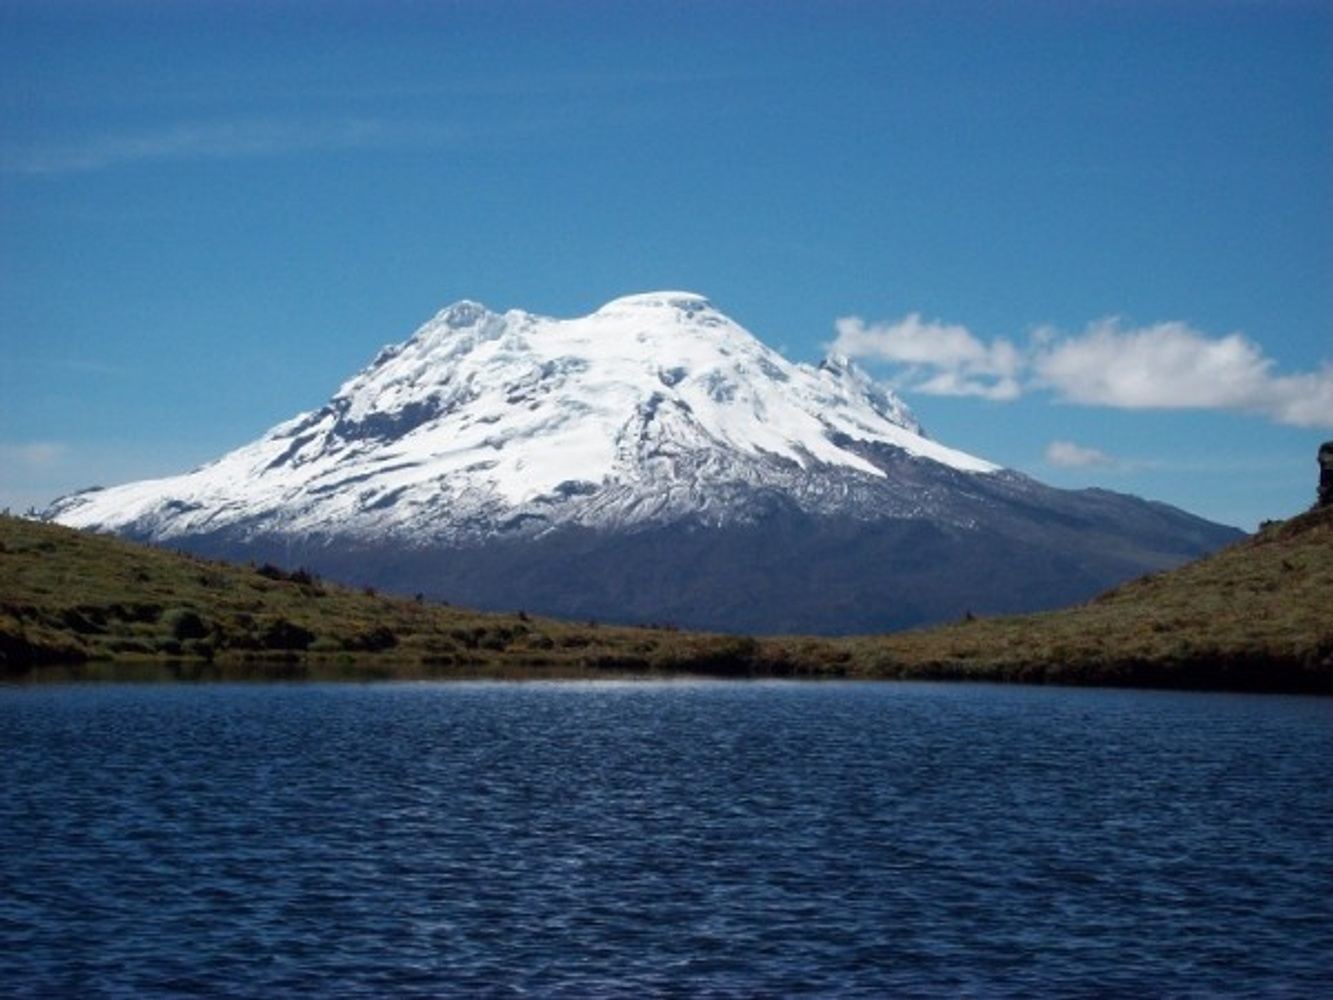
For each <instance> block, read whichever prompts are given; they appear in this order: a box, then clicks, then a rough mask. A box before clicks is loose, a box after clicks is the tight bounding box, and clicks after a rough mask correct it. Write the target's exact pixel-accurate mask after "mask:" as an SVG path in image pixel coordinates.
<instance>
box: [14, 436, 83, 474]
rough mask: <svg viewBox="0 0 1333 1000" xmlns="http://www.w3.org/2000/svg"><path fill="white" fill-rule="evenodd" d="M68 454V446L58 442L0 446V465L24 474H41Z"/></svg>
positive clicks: (32, 442) (34, 442)
mask: <svg viewBox="0 0 1333 1000" xmlns="http://www.w3.org/2000/svg"><path fill="white" fill-rule="evenodd" d="M68 453H69V448H68V446H66V445H64V444H62V443H60V442H59V441H31V442H28V443H27V444H0V465H4V466H6V467H8V468H11V469H15V468H17V469H21V470H23V471H25V472H41V471H45V470H47V469H50V468H52V467H54V466H56V465H59V464H60V462H61V461H62V460H63V459H64V458H65V456H66V455H67V454H68Z"/></svg>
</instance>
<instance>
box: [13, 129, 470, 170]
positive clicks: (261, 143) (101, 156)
mask: <svg viewBox="0 0 1333 1000" xmlns="http://www.w3.org/2000/svg"><path fill="white" fill-rule="evenodd" d="M458 138H460V133H459V132H458V130H456V129H451V128H448V127H444V126H441V125H438V124H429V123H421V122H402V121H388V120H383V119H378V118H338V119H328V120H322V121H304V120H287V119H273V118H243V119H235V120H220V121H205V122H181V123H177V124H174V125H168V126H164V127H161V128H157V129H150V130H145V131H141V132H128V133H107V134H102V135H92V136H84V137H80V138H78V139H74V140H71V141H67V142H55V143H48V144H45V145H38V146H28V147H26V148H25V147H18V148H11V149H10V150H9V151H8V152H7V153H6V154H5V156H4V158H3V160H0V168H3V169H4V170H5V171H7V172H9V173H22V174H58V173H73V172H80V171H89V170H100V169H103V168H106V167H113V166H118V165H121V164H126V163H138V162H144V161H153V160H199V159H209V160H217V159H238V158H252V157H262V156H278V155H283V154H287V153H295V152H302V151H305V150H311V149H362V148H377V147H384V146H394V145H404V144H413V145H422V144H425V145H437V144H441V143H445V142H449V141H453V140H456V139H458Z"/></svg>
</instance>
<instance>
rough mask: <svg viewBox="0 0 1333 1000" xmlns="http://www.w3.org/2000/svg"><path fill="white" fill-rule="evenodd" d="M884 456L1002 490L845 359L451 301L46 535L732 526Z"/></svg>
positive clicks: (638, 302)
mask: <svg viewBox="0 0 1333 1000" xmlns="http://www.w3.org/2000/svg"><path fill="white" fill-rule="evenodd" d="M879 448H888V449H891V450H892V451H894V452H896V453H902V454H905V455H907V456H909V457H914V458H917V459H924V460H929V461H931V462H936V463H939V464H941V465H944V466H948V467H950V468H951V469H954V470H958V471H962V472H967V473H979V474H984V473H990V472H994V471H997V467H996V466H994V465H992V464H990V463H988V462H985V461H983V460H981V459H978V458H974V457H973V456H970V455H966V454H964V453H962V452H958V451H955V450H953V449H950V448H946V447H944V446H943V445H940V444H937V443H936V442H934V441H930V440H929V439H927V438H926V437H924V435H923V434H922V433H921V429H920V426H919V425H918V424H917V423H916V421H915V420H914V419H913V418H912V416H911V413H910V412H909V411H908V409H907V407H906V406H905V405H904V404H903V403H902V401H901V400H899V399H898V398H897V397H896V396H895V395H893V393H892V392H890V391H889V390H887V389H886V388H884V387H882V386H879V385H877V384H876V383H875V382H874V381H873V380H872V379H870V378H869V376H867V375H866V374H865V373H864V372H862V371H861V370H860V369H858V368H856V366H855V365H853V364H851V362H849V361H848V360H847V359H845V358H830V359H828V360H826V361H825V362H824V363H823V364H821V365H819V366H818V367H811V366H808V365H800V364H793V363H792V362H790V361H788V360H787V359H786V358H784V357H782V355H780V354H779V353H777V352H776V351H774V350H772V349H771V348H769V347H767V346H766V345H764V344H763V343H762V342H761V341H759V340H757V339H756V338H755V337H754V336H753V335H751V334H750V333H749V332H748V331H746V330H745V329H744V328H742V327H741V326H740V325H738V324H737V323H735V322H734V321H732V320H731V319H730V318H728V317H727V316H725V315H724V314H722V313H721V312H719V311H718V310H717V309H716V308H715V307H714V306H713V305H712V304H711V303H710V302H709V300H708V299H706V298H705V297H703V296H701V295H697V294H695V293H692V292H680V291H660V292H648V293H642V294H636V295H628V296H624V297H622V298H618V299H614V300H612V301H611V302H608V303H606V304H605V305H604V306H602V307H601V308H600V309H598V310H596V311H595V312H593V313H591V314H589V315H587V316H583V317H578V318H574V319H553V318H549V317H543V316H536V315H533V314H530V313H526V312H522V311H520V310H511V311H509V312H506V313H504V314H497V313H495V312H492V311H490V310H488V309H487V308H486V307H485V306H483V305H481V304H480V303H477V302H472V301H468V300H463V301H460V302H456V303H454V304H453V305H451V306H449V307H448V308H446V309H444V310H441V311H440V312H439V313H437V314H436V315H435V316H434V317H433V318H432V319H431V320H429V321H428V322H427V323H425V324H424V325H423V326H421V327H420V328H419V329H418V330H417V331H416V332H415V333H414V334H413V335H412V336H411V337H410V338H409V339H408V340H406V341H404V342H402V343H400V344H397V345H393V346H390V347H387V348H385V349H384V350H382V351H381V352H380V353H379V354H378V355H377V356H376V358H375V360H374V362H373V363H372V364H371V365H370V366H369V367H367V368H366V369H364V370H363V371H361V372H360V373H358V374H357V375H356V376H354V377H353V378H351V379H349V380H348V381H347V382H345V383H344V384H343V385H342V386H341V387H340V388H339V389H338V391H337V392H336V393H335V394H334V396H333V397H332V398H331V399H330V400H329V402H328V403H327V404H325V405H324V406H323V407H321V408H320V409H318V410H315V411H312V412H310V413H306V414H302V415H301V416H299V417H296V418H295V419H293V420H290V421H287V422H286V423H284V424H281V425H279V426H278V427H275V428H273V429H272V430H271V431H269V432H268V433H267V434H266V435H264V436H263V437H262V438H260V439H259V440H258V441H256V442H254V443H252V444H249V445H246V446H244V447H242V448H239V449H237V450H236V451H234V452H232V453H230V454H229V455H226V456H224V457H223V458H222V459H220V460H219V461H218V462H215V463H213V464H212V465H210V466H206V467H204V468H203V469H198V470H195V471H194V472H192V473H189V474H186V475H183V476H177V477H174V478H171V479H167V480H159V481H156V482H151V483H132V484H129V485H127V486H122V487H115V488H113V489H109V490H105V491H101V492H99V493H95V494H81V495H75V496H72V497H68V498H65V499H63V500H61V501H58V502H57V503H56V504H55V505H53V507H52V514H53V516H55V517H56V518H57V519H58V520H61V521H63V522H64V523H67V524H75V525H79V526H96V527H124V526H126V525H135V526H137V527H136V530H141V531H142V532H143V533H146V534H150V535H154V536H156V537H171V536H172V535H173V534H181V533H197V532H200V531H207V530H216V529H224V528H227V527H228V526H234V525H236V524H244V525H248V526H251V528H252V530H255V531H262V530H283V531H293V530H298V531H306V532H313V533H327V534H340V533H349V532H350V533H352V534H358V533H360V534H363V535H372V534H375V533H383V532H391V533H393V532H397V533H415V534H419V535H421V537H423V538H430V537H436V538H438V537H445V536H455V537H456V536H458V535H459V533H460V532H461V533H467V532H473V533H481V534H485V533H495V532H499V531H504V530H512V529H513V528H514V526H515V525H534V526H535V527H536V528H537V529H540V528H541V526H542V525H553V524H557V523H570V522H573V523H581V524H586V525H589V526H600V525H624V524H632V523H639V522H651V521H655V520H662V519H669V518H675V517H680V516H688V515H699V513H700V512H701V511H707V512H708V516H709V517H715V518H723V519H724V518H726V517H728V516H731V515H730V514H729V513H728V511H729V510H731V509H732V508H734V507H735V506H736V504H741V503H743V501H741V500H737V499H736V498H737V497H741V496H743V495H745V491H746V490H753V489H760V490H777V491H779V492H781V493H783V494H784V495H789V496H791V497H792V498H793V499H794V500H795V502H797V503H799V504H802V505H805V504H814V505H823V506H828V505H829V504H836V503H837V502H839V501H838V500H837V497H838V496H844V497H845V496H846V495H847V486H846V484H845V483H844V485H843V486H838V487H836V488H834V487H830V485H829V484H830V483H832V482H833V481H834V480H837V481H838V482H843V481H844V480H847V477H851V480H848V481H860V482H872V481H883V480H885V477H886V473H885V471H884V468H882V467H881V466H882V461H880V460H878V459H876V457H875V455H876V454H877V452H876V449H879ZM840 477H841V478H840ZM840 491H841V492H840ZM844 502H845V501H844ZM741 513H743V512H740V511H739V509H737V510H736V514H737V516H740V514H741Z"/></svg>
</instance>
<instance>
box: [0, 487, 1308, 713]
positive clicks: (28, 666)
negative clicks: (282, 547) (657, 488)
mask: <svg viewBox="0 0 1333 1000" xmlns="http://www.w3.org/2000/svg"><path fill="white" fill-rule="evenodd" d="M43 664H63V665H64V666H63V667H60V668H58V669H62V670H67V671H68V670H71V669H75V668H72V667H71V666H70V665H71V664H83V666H80V667H78V668H77V669H76V674H77V676H80V677H83V678H85V679H88V678H91V679H97V678H109V677H113V676H115V677H124V676H143V677H155V676H173V677H180V678H183V679H207V678H211V677H222V676H227V677H275V676H276V677H308V676H320V677H363V678H365V677H381V676H385V677H387V676H393V677H439V676H454V675H459V674H478V673H479V674H481V675H485V676H514V675H517V674H521V675H524V676H530V675H531V673H532V672H533V671H538V672H542V671H545V672H556V673H560V674H562V675H564V674H570V673H573V674H586V673H590V672H593V673H600V672H604V671H608V670H611V671H688V672H701V673H711V674H801V675H820V676H859V677H900V678H922V679H926V678H962V679H971V680H999V681H1029V682H1041V683H1070V684H1113V685H1138V686H1166V687H1194V688H1236V689H1257V690H1293V691H1333V510H1324V511H1319V512H1312V513H1310V514H1306V515H1302V516H1301V517H1298V518H1293V519H1292V520H1291V521H1287V522H1284V523H1281V524H1277V525H1273V526H1270V527H1269V528H1267V529H1265V530H1264V531H1263V532H1261V533H1260V534H1259V535H1258V536H1256V537H1255V538H1252V539H1249V540H1246V541H1244V542H1241V543H1240V544H1238V545H1235V546H1232V547H1231V548H1229V549H1227V550H1225V551H1223V552H1220V553H1218V554H1216V555H1214V556H1211V557H1209V558H1207V559H1203V560H1200V561H1198V562H1195V563H1192V564H1190V565H1188V566H1185V567H1183V568H1181V569H1178V570H1174V571H1171V572H1168V573H1161V574H1156V575H1154V576H1151V577H1145V578H1143V579H1141V580H1136V581H1134V582H1132V583H1129V584H1126V585H1125V586H1122V587H1120V588H1118V589H1116V590H1114V591H1111V592H1110V593H1108V594H1106V595H1103V596H1102V597H1100V598H1098V599H1097V600H1095V601H1092V602H1090V603H1088V604H1086V605H1082V606H1080V607H1077V608H1071V609H1068V610H1065V611H1058V612H1051V613H1047V614H1040V615H1027V616H1021V617H1012V618H993V619H981V620H975V621H968V622H965V623H959V624H957V625H952V626H947V627H942V628H934V629H927V630H921V631H914V632H904V633H898V634H895V635H889V636H863V637H857V638H849V639H820V638H811V637H792V636H779V637H767V638H760V639H754V638H749V637H744V636H722V635H710V634H704V633H691V632H681V631H676V630H673V629H669V628H621V627H612V626H606V625H600V626H599V625H597V624H596V623H576V622H560V621H555V620H552V619H547V618H541V617H537V616H529V615H527V614H523V613H521V612H517V611H516V612H515V613H513V614H486V613H480V612H473V611H467V610H463V609H459V608H453V607H448V606H444V605H438V604H432V603H429V602H421V601H416V600H412V599H404V598H396V597H386V596H380V595H374V594H368V593H363V592H360V591H357V590H352V589H349V588H346V587H340V586H337V585H334V584H331V583H328V582H325V581H321V580H318V579H315V578H312V577H310V576H309V575H307V574H304V573H300V572H296V573H291V572H286V571H283V570H279V569H276V568H274V567H253V566H234V565H229V564H226V563H220V562H213V561H208V560H203V559H199V558H196V557H193V556H188V555H183V554H180V553H176V552H170V551H166V550H163V549H157V548H151V547H146V546H142V545H136V544H133V543H130V542H125V541H121V540H119V539H115V538H110V537H106V536H99V535H92V534H87V533H83V532H78V531H73V530H70V529H67V528H62V527H58V526H55V525H46V524H38V523H34V522H31V521H25V520H21V519H17V518H10V517H2V518H0V671H5V672H8V673H11V674H12V673H16V672H23V671H29V670H32V669H34V668H37V667H40V666H42V665H43Z"/></svg>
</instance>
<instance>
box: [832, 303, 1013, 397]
mask: <svg viewBox="0 0 1333 1000" xmlns="http://www.w3.org/2000/svg"><path fill="white" fill-rule="evenodd" d="M834 326H835V328H836V329H837V331H838V336H837V339H835V340H834V341H833V343H832V345H830V347H831V349H832V350H833V351H836V352H837V353H839V354H845V355H847V356H848V357H852V358H871V359H874V360H878V361H889V362H892V363H895V364H900V365H906V366H908V368H909V376H908V377H909V379H910V380H911V381H912V382H913V383H914V386H913V387H914V388H915V389H916V390H917V391H919V392H926V393H930V394H932V395H936V396H981V397H983V398H985V399H1001V400H1007V399H1014V398H1016V397H1017V396H1018V395H1019V394H1020V391H1021V390H1020V388H1019V385H1018V383H1017V381H1016V380H1015V378H1014V376H1015V375H1016V374H1017V373H1018V371H1019V367H1020V364H1021V362H1022V357H1021V355H1020V353H1019V351H1018V349H1017V348H1016V347H1014V345H1013V344H1012V343H1010V342H1009V341H1007V340H1005V339H1003V338H1000V339H997V340H994V341H992V342H991V343H990V344H986V343H984V342H983V341H981V340H980V339H979V338H977V337H976V336H974V335H973V334H972V333H971V331H969V330H968V329H967V328H966V327H963V326H957V325H952V324H946V323H939V322H935V321H932V320H923V319H922V318H921V315H920V314H919V313H910V314H908V315H907V316H904V317H903V318H902V319H900V320H898V321H897V322H896V323H871V324H869V325H867V324H866V323H865V321H864V320H862V319H861V318H860V317H859V316H843V317H840V318H839V319H837V320H836V321H835V323H834Z"/></svg>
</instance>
